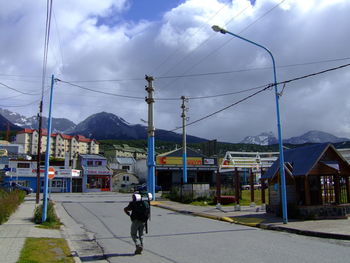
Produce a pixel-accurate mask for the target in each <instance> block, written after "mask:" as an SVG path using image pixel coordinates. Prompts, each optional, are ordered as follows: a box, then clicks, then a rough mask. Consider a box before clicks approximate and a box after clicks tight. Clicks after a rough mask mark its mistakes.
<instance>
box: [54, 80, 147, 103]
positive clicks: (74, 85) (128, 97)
mask: <svg viewBox="0 0 350 263" xmlns="http://www.w3.org/2000/svg"><path fill="white" fill-rule="evenodd" d="M56 80H57V81H59V82H62V83H65V84H68V85H71V86H73V87H77V88H80V89H83V90H88V91H91V92H95V93H100V94H106V95H111V96H116V97H121V98H127V99H137V100H144V99H145V97H137V96H129V95H121V94H115V93H110V92H105V91H100V90H94V89H90V88H87V87H83V86H80V85H77V84H73V83H71V82H68V81H64V80H60V79H56Z"/></svg>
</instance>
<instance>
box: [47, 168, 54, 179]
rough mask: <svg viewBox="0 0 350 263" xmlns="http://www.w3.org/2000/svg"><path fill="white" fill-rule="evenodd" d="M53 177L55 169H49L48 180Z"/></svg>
mask: <svg viewBox="0 0 350 263" xmlns="http://www.w3.org/2000/svg"><path fill="white" fill-rule="evenodd" d="M54 177H55V168H53V167H49V174H48V178H49V179H53V178H54Z"/></svg>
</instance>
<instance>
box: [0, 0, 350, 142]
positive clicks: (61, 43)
mask: <svg viewBox="0 0 350 263" xmlns="http://www.w3.org/2000/svg"><path fill="white" fill-rule="evenodd" d="M0 3H1V8H0V32H1V34H0V88H1V95H0V96H1V98H2V99H1V103H0V107H1V108H5V109H8V110H11V111H14V112H18V113H20V114H23V115H25V116H27V117H29V116H33V115H36V114H37V113H38V108H39V101H40V97H41V91H42V84H41V83H42V81H41V77H42V72H43V54H44V38H45V21H46V5H47V3H46V1H44V0H41V1H29V0H17V1H6V0H0ZM349 13H350V1H348V0H307V1H306V0H284V1H283V0H256V1H253V0H251V1H249V0H233V1H229V0H74V1H62V0H61V1H55V0H53V13H52V20H51V28H50V38H49V50H48V62H47V78H46V79H45V85H44V90H45V94H44V115H47V112H48V103H49V100H48V98H49V90H48V87H49V85H50V76H51V75H52V74H54V75H55V77H56V78H58V79H60V80H61V82H58V83H56V85H55V91H54V108H53V116H54V117H60V118H68V119H70V120H72V121H73V122H75V123H79V122H80V121H82V120H84V119H85V118H87V117H88V116H90V115H92V114H95V113H98V112H102V111H106V112H110V113H113V114H116V115H118V116H120V117H122V118H124V119H125V120H127V121H128V122H130V123H132V124H137V123H142V120H147V104H146V103H145V101H144V97H145V96H146V92H145V85H146V84H147V82H146V81H145V79H144V77H145V75H146V74H147V75H151V76H153V77H154V78H155V81H154V87H155V89H156V91H155V96H156V98H157V100H156V103H155V125H156V128H161V129H167V130H173V129H175V128H176V127H179V126H180V125H181V123H182V121H181V118H180V115H181V108H180V106H181V100H180V97H181V96H186V97H188V98H189V101H188V103H187V104H186V105H187V106H188V112H187V115H188V117H189V120H188V122H189V123H191V122H193V121H196V120H198V119H200V118H202V117H204V116H207V115H210V114H212V113H214V112H216V111H219V110H221V109H223V108H225V107H226V106H228V105H231V104H234V103H236V102H238V101H240V100H242V99H244V98H245V97H248V96H250V95H251V94H253V93H254V92H257V91H259V90H260V89H261V88H262V87H265V86H266V85H268V84H269V83H272V82H273V71H272V62H271V58H270V57H269V55H268V53H267V52H266V51H264V50H263V49H261V48H259V47H256V46H254V45H252V44H250V43H248V42H245V41H243V40H241V39H238V38H235V37H233V36H231V35H229V34H220V33H216V32H214V31H213V30H212V29H211V26H212V25H220V26H222V27H224V28H226V29H227V30H229V31H230V32H233V33H236V34H240V35H241V36H243V37H245V38H248V39H250V40H252V41H255V42H258V43H259V44H261V45H263V46H265V47H267V48H268V49H270V50H271V52H272V54H273V56H274V58H275V60H276V66H277V67H276V70H277V81H285V80H289V79H293V78H297V77H300V76H304V75H308V74H311V73H315V72H319V71H323V70H326V69H329V68H334V67H338V66H341V65H345V64H348V63H350V50H349V40H350V34H349V28H350V17H349ZM67 82H68V83H67ZM259 87H260V89H259ZM254 88H256V89H254ZM92 90H93V91H92ZM278 90H279V92H282V90H283V92H282V96H281V97H280V111H281V122H282V132H283V137H284V138H289V137H292V136H298V135H301V134H303V133H305V132H307V131H309V130H321V131H325V132H330V133H332V134H334V135H336V136H341V137H348V138H350V114H349V110H350V96H349V95H350V91H349V90H350V67H345V68H342V69H338V70H335V71H331V72H328V73H325V74H322V75H316V76H313V77H309V78H305V79H302V80H298V81H293V82H291V83H288V84H287V85H286V86H285V87H283V85H280V86H278ZM120 95H122V96H120ZM187 130H188V133H189V134H192V135H195V136H199V137H204V138H208V139H218V140H220V141H227V142H239V141H241V140H242V139H243V138H244V137H245V136H248V135H257V134H260V133H261V132H264V131H272V132H274V134H277V124H276V103H275V93H274V90H273V89H268V90H266V91H263V92H261V93H259V94H257V95H255V96H253V97H251V98H249V99H247V100H244V101H243V102H241V103H238V104H237V105H235V106H233V107H230V108H229V109H227V110H224V111H221V112H219V113H217V114H215V115H213V116H211V117H209V118H206V119H204V120H202V121H200V122H196V123H194V124H192V125H189V126H188V128H187ZM179 132H180V130H179Z"/></svg>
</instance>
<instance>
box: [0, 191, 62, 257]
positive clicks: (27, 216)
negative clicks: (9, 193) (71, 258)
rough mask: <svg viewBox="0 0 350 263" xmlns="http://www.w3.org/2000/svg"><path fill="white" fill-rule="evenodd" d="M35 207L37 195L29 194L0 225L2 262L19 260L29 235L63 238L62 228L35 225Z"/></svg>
mask: <svg viewBox="0 0 350 263" xmlns="http://www.w3.org/2000/svg"><path fill="white" fill-rule="evenodd" d="M34 209H35V197H33V196H27V197H26V198H25V201H24V202H23V203H22V204H21V205H20V206H19V208H18V209H17V211H16V212H15V213H14V214H12V215H11V217H10V218H9V220H8V221H7V222H6V223H4V224H2V225H0V255H1V260H0V261H1V262H6V263H15V262H17V260H18V259H19V256H20V253H21V249H22V248H23V246H24V242H25V239H26V238H27V237H48V238H62V235H61V232H60V230H52V229H42V228H37V227H35V224H34V223H33V222H32V219H33V215H34Z"/></svg>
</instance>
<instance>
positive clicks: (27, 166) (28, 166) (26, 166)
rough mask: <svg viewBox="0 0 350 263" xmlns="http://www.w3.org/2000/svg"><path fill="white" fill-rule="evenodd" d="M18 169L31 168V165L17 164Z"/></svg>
mask: <svg viewBox="0 0 350 263" xmlns="http://www.w3.org/2000/svg"><path fill="white" fill-rule="evenodd" d="M17 168H30V163H17Z"/></svg>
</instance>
